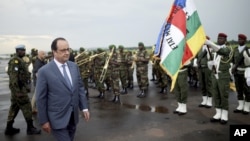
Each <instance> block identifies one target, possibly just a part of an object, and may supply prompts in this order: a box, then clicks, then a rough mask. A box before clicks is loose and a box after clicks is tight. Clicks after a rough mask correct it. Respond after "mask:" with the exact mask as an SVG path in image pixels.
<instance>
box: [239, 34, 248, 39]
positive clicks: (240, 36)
mask: <svg viewBox="0 0 250 141" xmlns="http://www.w3.org/2000/svg"><path fill="white" fill-rule="evenodd" d="M238 38H240V39H243V40H247V36H246V35H244V34H239V35H238Z"/></svg>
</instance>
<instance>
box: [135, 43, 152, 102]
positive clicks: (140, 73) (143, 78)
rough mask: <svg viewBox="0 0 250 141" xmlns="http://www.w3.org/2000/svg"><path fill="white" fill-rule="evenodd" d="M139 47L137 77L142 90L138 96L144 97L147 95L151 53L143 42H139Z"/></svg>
mask: <svg viewBox="0 0 250 141" xmlns="http://www.w3.org/2000/svg"><path fill="white" fill-rule="evenodd" d="M138 46H139V49H138V51H137V53H136V77H137V82H138V86H139V87H140V90H141V92H140V93H139V95H137V97H139V98H142V97H145V96H146V95H145V90H146V89H147V88H148V85H149V82H148V62H149V54H148V52H147V50H146V49H145V48H144V44H143V43H141V42H140V43H139V44H138Z"/></svg>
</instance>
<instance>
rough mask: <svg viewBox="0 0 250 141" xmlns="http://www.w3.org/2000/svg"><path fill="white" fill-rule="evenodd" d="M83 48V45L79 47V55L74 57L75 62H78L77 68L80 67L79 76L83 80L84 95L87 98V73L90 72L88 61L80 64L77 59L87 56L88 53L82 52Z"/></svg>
mask: <svg viewBox="0 0 250 141" xmlns="http://www.w3.org/2000/svg"><path fill="white" fill-rule="evenodd" d="M84 51H85V49H84V48H83V47H80V49H79V53H80V54H79V55H80V56H79V57H77V56H76V57H77V58H76V60H75V62H76V63H77V64H78V66H79V69H80V73H81V77H82V80H83V84H84V87H85V90H86V97H87V99H88V98H89V91H88V87H89V86H88V79H89V73H90V62H86V63H84V64H80V63H79V61H81V60H84V59H87V58H89V55H88V53H86V52H84Z"/></svg>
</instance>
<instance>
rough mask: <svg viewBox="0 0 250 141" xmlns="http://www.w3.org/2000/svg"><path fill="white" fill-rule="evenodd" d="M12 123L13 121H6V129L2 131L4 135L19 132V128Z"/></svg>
mask: <svg viewBox="0 0 250 141" xmlns="http://www.w3.org/2000/svg"><path fill="white" fill-rule="evenodd" d="M13 123H14V121H8V122H7V126H6V129H5V131H4V134H5V135H15V134H17V133H19V132H20V129H19V128H14V127H13Z"/></svg>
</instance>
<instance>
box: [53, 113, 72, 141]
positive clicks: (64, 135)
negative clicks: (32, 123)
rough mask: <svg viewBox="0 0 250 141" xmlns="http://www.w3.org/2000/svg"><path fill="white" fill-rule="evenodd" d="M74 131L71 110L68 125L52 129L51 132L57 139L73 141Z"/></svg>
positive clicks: (58, 140)
mask: <svg viewBox="0 0 250 141" xmlns="http://www.w3.org/2000/svg"><path fill="white" fill-rule="evenodd" d="M75 131H76V124H75V122H74V113H73V112H72V114H71V116H70V120H69V123H68V125H67V126H66V127H65V128H62V129H52V134H53V136H54V137H55V138H56V140H57V141H73V140H74V136H75Z"/></svg>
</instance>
